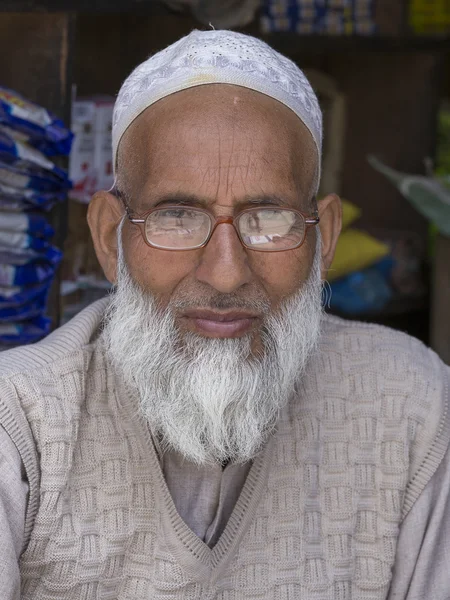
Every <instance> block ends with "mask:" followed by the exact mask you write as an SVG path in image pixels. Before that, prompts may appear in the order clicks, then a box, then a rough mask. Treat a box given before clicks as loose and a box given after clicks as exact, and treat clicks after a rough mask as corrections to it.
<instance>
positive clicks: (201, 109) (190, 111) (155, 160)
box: [119, 84, 317, 197]
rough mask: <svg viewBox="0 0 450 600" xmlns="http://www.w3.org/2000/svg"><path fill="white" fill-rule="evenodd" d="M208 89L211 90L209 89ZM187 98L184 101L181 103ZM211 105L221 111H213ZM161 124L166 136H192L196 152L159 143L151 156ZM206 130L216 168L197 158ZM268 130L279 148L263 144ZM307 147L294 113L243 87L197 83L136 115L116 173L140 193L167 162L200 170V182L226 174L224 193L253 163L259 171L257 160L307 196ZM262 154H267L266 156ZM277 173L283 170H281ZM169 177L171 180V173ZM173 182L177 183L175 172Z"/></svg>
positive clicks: (310, 174)
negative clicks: (237, 144) (224, 160)
mask: <svg viewBox="0 0 450 600" xmlns="http://www.w3.org/2000/svg"><path fill="white" fill-rule="evenodd" d="M208 87H209V88H210V90H209V92H210V93H209V95H208V94H206V96H205V94H204V91H205V90H206V88H208ZM225 88H234V89H235V91H234V92H233V96H232V99H231V100H230V98H229V93H224V89H225ZM236 90H237V92H236ZM212 91H214V92H213V93H212ZM219 92H220V93H219ZM228 92H229V90H228ZM189 94H190V95H189ZM193 96H194V100H196V96H198V97H199V98H200V99H201V100H205V98H206V100H207V101H205V102H202V104H200V103H199V102H195V101H193V100H192V97H193ZM236 97H238V98H239V102H237V103H236V102H235V99H236ZM183 98H184V101H183V102H181V104H180V100H181V99H183ZM187 100H190V101H189V102H187ZM174 108H179V109H180V110H178V114H180V111H181V112H183V111H182V109H185V110H184V112H183V117H182V119H178V120H177V119H175V120H173V114H174V113H173V110H174ZM217 108H220V109H224V110H220V111H219V112H218V111H217ZM199 117H200V119H201V122H202V127H201V128H200V127H199ZM161 123H164V125H163V126H164V128H165V129H167V132H166V133H167V135H172V137H174V138H175V139H181V140H187V143H188V145H192V140H194V142H193V145H194V147H198V148H199V152H195V151H194V152H191V153H190V155H189V156H188V157H186V159H185V158H184V157H183V155H182V154H180V153H177V152H175V154H173V153H172V154H171V147H170V145H167V144H164V143H163V145H162V147H158V152H157V153H155V154H154V155H153V154H152V152H151V149H152V145H153V143H152V141H153V139H154V137H157V136H161V129H160V127H159V125H160V124H161ZM275 124H276V125H275ZM266 125H267V129H265V126H266ZM180 126H181V129H180ZM249 126H252V127H253V128H254V130H255V135H252V136H249V135H247V136H246V137H245V138H242V139H244V141H245V145H247V147H244V148H243V149H241V150H240V152H239V155H237V156H236V153H235V152H234V147H235V139H236V131H242V132H245V131H246V130H247V129H248V127H249ZM274 127H275V132H274ZM174 128H175V130H174V131H173V129H174ZM206 129H208V133H210V132H211V135H213V136H214V137H216V138H217V140H218V143H217V144H213V146H214V148H212V147H211V148H209V151H211V150H212V152H213V154H214V152H217V163H218V165H219V167H218V169H219V170H218V171H217V169H216V168H215V167H214V166H213V165H211V164H209V165H208V167H207V168H206V170H204V169H203V168H202V166H201V162H202V159H203V158H205V159H206V160H207V158H208V157H207V156H206V155H205V156H204V157H203V156H202V152H201V147H202V144H204V141H203V139H202V131H205V130H206ZM227 129H228V131H227ZM264 130H265V133H264ZM270 131H272V132H273V133H272V134H271V135H275V134H277V137H278V139H279V138H280V136H281V138H282V146H280V145H279V144H275V147H273V146H272V147H270V146H268V144H269V142H268V138H267V136H268V135H269V133H268V132H270ZM259 134H260V135H259ZM261 136H262V137H261ZM257 139H260V140H261V142H262V147H261V148H260V151H259V152H258V151H257V156H255V141H256V140H257ZM228 143H230V144H231V151H230V148H228V159H227V164H225V165H221V164H220V162H221V153H222V152H223V151H224V146H226V145H227V144H228ZM283 146H284V147H283ZM312 146H314V142H313V139H312V136H311V134H310V132H309V130H308V129H307V128H306V126H304V125H303V123H302V122H301V121H300V119H299V118H298V117H297V116H296V115H295V114H294V113H292V112H291V111H290V110H289V109H287V108H286V107H284V106H283V105H281V104H279V103H278V102H277V101H275V100H273V99H271V98H268V97H266V96H263V95H261V94H258V93H257V92H253V91H251V90H246V89H245V88H236V87H235V86H227V85H224V84H220V85H217V86H202V89H201V88H200V87H199V88H192V89H191V90H185V91H183V92H179V93H177V94H173V95H172V96H169V97H167V98H164V99H163V100H161V101H159V102H158V103H156V104H155V105H153V106H151V107H149V108H148V109H147V110H146V111H144V113H142V114H141V115H140V116H139V117H138V118H137V119H136V121H135V122H134V123H133V124H132V125H131V126H130V128H129V130H128V131H127V132H126V134H125V135H124V138H123V140H122V142H121V144H120V146H119V163H120V173H121V175H122V174H123V175H124V177H123V178H125V179H126V180H127V182H129V183H130V185H129V187H132V188H133V193H134V195H136V193H138V194H139V193H140V192H141V190H142V188H143V187H146V185H147V183H148V179H149V177H151V175H152V174H151V172H150V171H158V170H159V168H158V166H159V167H163V168H164V166H165V165H166V164H168V163H171V164H174V166H175V167H178V168H179V167H183V169H196V170H197V172H198V173H200V172H201V171H202V179H201V181H202V183H204V184H205V185H206V183H207V182H210V183H213V182H212V179H213V178H214V177H217V176H219V177H222V176H223V175H225V174H226V177H227V180H226V188H227V193H228V191H229V189H230V188H233V187H234V184H235V183H237V181H238V180H239V181H240V182H241V183H242V184H243V185H247V183H248V177H249V174H250V170H251V169H252V168H253V169H255V167H257V170H258V172H259V173H260V172H261V170H262V168H263V167H261V165H260V164H258V162H260V163H263V164H265V165H267V166H268V167H269V168H270V169H271V170H272V171H277V170H280V169H281V172H280V174H282V175H283V176H284V178H285V177H286V175H287V172H289V179H291V177H292V180H293V183H294V185H295V186H296V188H297V189H298V193H299V194H301V196H303V197H304V196H308V191H309V189H310V188H311V186H312V183H313V181H314V175H315V172H316V168H317V164H316V163H317V160H316V157H315V154H316V151H315V146H314V147H313V148H312ZM268 152H270V156H269V154H268ZM234 161H235V162H234ZM187 163H190V164H187ZM283 165H289V168H288V169H286V166H283ZM224 170H225V171H224ZM283 171H284V173H282V172H283ZM170 176H171V177H172V178H173V174H172V173H170ZM253 176H254V177H255V173H253ZM178 181H179V183H180V184H182V177H181V175H180V178H179V179H178Z"/></svg>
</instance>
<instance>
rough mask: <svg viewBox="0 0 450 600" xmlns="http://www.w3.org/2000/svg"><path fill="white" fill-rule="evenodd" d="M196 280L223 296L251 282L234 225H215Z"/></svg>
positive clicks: (250, 275)
mask: <svg viewBox="0 0 450 600" xmlns="http://www.w3.org/2000/svg"><path fill="white" fill-rule="evenodd" d="M196 277H197V279H198V281H201V282H202V283H207V284H208V285H210V286H211V287H213V288H214V289H216V290H217V291H218V292H221V293H222V294H230V293H232V292H235V291H236V290H238V289H239V288H240V287H241V286H243V285H245V284H246V283H249V282H250V280H251V277H252V273H251V269H250V266H249V263H248V255H247V252H246V250H245V248H244V247H243V245H242V244H241V242H240V240H239V237H238V234H237V232H236V230H235V229H234V227H233V225H231V224H226V223H221V224H219V225H217V227H216V229H215V230H214V233H213V234H212V236H211V239H210V240H209V242H208V244H207V245H206V246H205V248H203V250H202V255H201V259H200V262H199V264H198V267H197V270H196Z"/></svg>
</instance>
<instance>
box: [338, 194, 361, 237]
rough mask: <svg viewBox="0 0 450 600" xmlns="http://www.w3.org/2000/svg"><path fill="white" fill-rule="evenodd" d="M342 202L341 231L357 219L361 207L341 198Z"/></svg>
mask: <svg viewBox="0 0 450 600" xmlns="http://www.w3.org/2000/svg"><path fill="white" fill-rule="evenodd" d="M341 202H342V231H344V229H347V227H350V225H351V224H352V223H353V222H354V221H356V219H359V217H360V215H361V209H360V208H359V207H358V206H355V204H352V203H351V202H349V201H348V200H344V199H342V200H341Z"/></svg>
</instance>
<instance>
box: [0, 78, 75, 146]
mask: <svg viewBox="0 0 450 600" xmlns="http://www.w3.org/2000/svg"><path fill="white" fill-rule="evenodd" d="M0 122H1V123H4V124H5V125H7V126H9V127H11V128H14V129H16V130H18V131H20V132H22V133H24V134H25V135H26V136H27V137H28V141H29V142H30V143H31V144H32V145H33V146H34V147H35V148H38V149H39V150H41V152H44V153H45V154H47V155H52V154H64V155H67V154H69V153H70V148H71V146H72V139H73V134H72V132H71V131H70V130H69V129H67V127H65V125H64V123H63V122H62V121H61V119H58V118H57V117H56V116H55V115H53V114H52V113H51V112H50V111H48V110H46V109H45V108H43V107H42V106H39V105H38V104H35V103H34V102H31V101H30V100H27V99H26V98H24V97H23V96H21V95H20V94H18V93H17V92H14V91H13V90H10V89H8V88H4V87H0Z"/></svg>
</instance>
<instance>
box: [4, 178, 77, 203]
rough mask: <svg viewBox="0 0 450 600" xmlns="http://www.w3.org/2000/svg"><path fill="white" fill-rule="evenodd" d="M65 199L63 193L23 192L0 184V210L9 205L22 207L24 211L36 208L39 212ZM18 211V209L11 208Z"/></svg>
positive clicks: (64, 193) (65, 196) (65, 195)
mask: <svg viewBox="0 0 450 600" xmlns="http://www.w3.org/2000/svg"><path fill="white" fill-rule="evenodd" d="M66 198H67V194H66V192H65V191H59V192H39V191H36V190H24V189H19V188H15V187H14V186H10V185H5V184H3V183H0V209H1V210H7V208H4V209H3V208H2V207H3V206H5V207H6V206H8V205H11V206H13V207H20V206H23V207H24V210H30V207H36V209H39V210H49V209H50V208H51V207H52V206H54V205H55V204H56V203H57V202H63V201H64V200H65V199H66ZM12 210H18V208H12Z"/></svg>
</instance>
